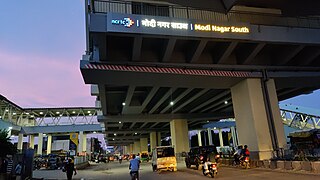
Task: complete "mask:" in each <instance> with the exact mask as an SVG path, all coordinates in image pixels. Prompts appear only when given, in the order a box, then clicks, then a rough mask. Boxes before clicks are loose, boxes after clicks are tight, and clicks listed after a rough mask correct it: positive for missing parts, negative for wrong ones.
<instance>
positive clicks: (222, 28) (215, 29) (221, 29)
mask: <svg viewBox="0 0 320 180" xmlns="http://www.w3.org/2000/svg"><path fill="white" fill-rule="evenodd" d="M194 30H195V31H212V32H219V33H250V30H249V28H248V27H245V26H243V27H237V26H217V25H211V24H205V25H202V24H195V25H194Z"/></svg>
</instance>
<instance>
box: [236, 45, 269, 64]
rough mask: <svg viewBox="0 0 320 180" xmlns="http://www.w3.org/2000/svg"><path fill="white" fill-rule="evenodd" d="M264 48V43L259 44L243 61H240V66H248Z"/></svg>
mask: <svg viewBox="0 0 320 180" xmlns="http://www.w3.org/2000/svg"><path fill="white" fill-rule="evenodd" d="M265 46H266V43H259V44H257V45H256V47H255V48H254V49H253V50H252V51H251V53H249V54H248V55H247V56H245V58H244V59H243V60H240V61H241V62H240V64H250V63H252V60H253V59H254V58H255V57H256V56H257V55H258V54H259V52H260V51H261V50H262V49H263V48H264V47H265Z"/></svg>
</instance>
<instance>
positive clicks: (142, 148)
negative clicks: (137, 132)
mask: <svg viewBox="0 0 320 180" xmlns="http://www.w3.org/2000/svg"><path fill="white" fill-rule="evenodd" d="M142 151H148V138H140V152H142Z"/></svg>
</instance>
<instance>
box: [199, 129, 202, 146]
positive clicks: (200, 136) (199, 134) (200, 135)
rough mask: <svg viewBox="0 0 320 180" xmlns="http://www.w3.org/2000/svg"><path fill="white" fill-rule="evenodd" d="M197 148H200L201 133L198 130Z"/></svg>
mask: <svg viewBox="0 0 320 180" xmlns="http://www.w3.org/2000/svg"><path fill="white" fill-rule="evenodd" d="M198 146H202V140H201V131H200V130H198Z"/></svg>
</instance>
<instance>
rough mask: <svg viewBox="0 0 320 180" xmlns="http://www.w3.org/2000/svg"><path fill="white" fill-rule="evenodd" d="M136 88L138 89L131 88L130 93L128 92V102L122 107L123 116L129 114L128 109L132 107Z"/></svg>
mask: <svg viewBox="0 0 320 180" xmlns="http://www.w3.org/2000/svg"><path fill="white" fill-rule="evenodd" d="M135 88H136V87H135V86H129V88H128V91H127V96H126V100H125V101H124V102H125V105H124V106H122V114H127V113H128V109H129V106H130V103H131V99H132V96H133V94H134V90H135Z"/></svg>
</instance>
